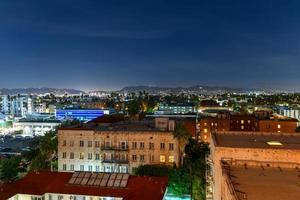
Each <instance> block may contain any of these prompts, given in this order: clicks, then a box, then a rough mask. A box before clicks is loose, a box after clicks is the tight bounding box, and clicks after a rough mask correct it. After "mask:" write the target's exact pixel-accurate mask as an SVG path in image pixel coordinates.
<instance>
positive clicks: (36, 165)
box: [30, 131, 58, 170]
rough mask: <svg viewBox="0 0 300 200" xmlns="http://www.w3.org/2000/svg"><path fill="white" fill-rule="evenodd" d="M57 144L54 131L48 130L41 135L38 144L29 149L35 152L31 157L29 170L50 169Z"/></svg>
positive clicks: (55, 155) (54, 158)
mask: <svg viewBox="0 0 300 200" xmlns="http://www.w3.org/2000/svg"><path fill="white" fill-rule="evenodd" d="M57 146H58V141H57V135H56V131H50V132H47V133H46V134H45V135H44V136H41V137H40V138H39V140H38V145H37V146H36V147H35V148H32V149H31V151H33V152H35V153H36V154H35V156H34V157H33V158H32V159H31V165H30V170H52V169H53V168H52V167H53V164H55V160H56V158H57ZM53 161H54V163H52V162H53Z"/></svg>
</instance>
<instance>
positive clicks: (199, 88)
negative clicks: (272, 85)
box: [118, 85, 257, 94]
mask: <svg viewBox="0 0 300 200" xmlns="http://www.w3.org/2000/svg"><path fill="white" fill-rule="evenodd" d="M139 91H146V92H148V93H149V94H162V93H165V94H170V93H173V94H178V93H195V94H220V93H229V92H236V93H240V92H249V91H257V90H254V89H245V88H231V87H222V86H204V85H196V86H192V87H174V88H172V87H155V86H130V87H124V88H123V89H121V90H120V91H118V92H121V93H131V92H135V93H137V92H139Z"/></svg>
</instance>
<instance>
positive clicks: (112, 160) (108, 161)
mask: <svg viewBox="0 0 300 200" xmlns="http://www.w3.org/2000/svg"><path fill="white" fill-rule="evenodd" d="M102 162H103V163H118V164H128V163H129V161H128V159H116V158H114V159H108V158H104V159H103V161H102Z"/></svg>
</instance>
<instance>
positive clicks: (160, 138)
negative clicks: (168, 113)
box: [58, 118, 180, 173]
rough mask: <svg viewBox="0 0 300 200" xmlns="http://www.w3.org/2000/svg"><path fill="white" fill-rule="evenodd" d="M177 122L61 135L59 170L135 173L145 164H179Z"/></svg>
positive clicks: (63, 131)
mask: <svg viewBox="0 0 300 200" xmlns="http://www.w3.org/2000/svg"><path fill="white" fill-rule="evenodd" d="M174 127H175V122H174V121H173V120H169V119H167V118H159V119H158V118H156V119H155V120H154V121H148V120H147V121H139V122H130V121H121V122H116V123H106V124H101V125H100V124H98V125H96V126H95V124H94V125H93V126H92V127H89V125H86V126H85V127H79V128H63V129H59V131H58V142H59V144H58V170H59V171H91V172H122V173H132V172H133V171H134V170H135V169H136V168H137V167H138V166H140V165H144V164H165V165H173V164H176V165H178V164H179V155H180V154H179V148H178V140H177V139H175V138H174V137H173V130H174Z"/></svg>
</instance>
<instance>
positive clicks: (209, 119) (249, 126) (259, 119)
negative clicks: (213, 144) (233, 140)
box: [199, 111, 298, 142]
mask: <svg viewBox="0 0 300 200" xmlns="http://www.w3.org/2000/svg"><path fill="white" fill-rule="evenodd" d="M297 123H298V120H297V119H293V118H287V117H280V116H273V115H266V114H265V113H259V114H240V113H232V112H228V111H225V112H224V111H222V112H219V113H218V114H217V115H216V116H201V117H200V118H199V126H200V128H199V129H200V137H201V140H203V141H205V142H210V140H211V137H210V136H211V133H212V132H216V131H240V132H249V131H254V132H257V131H261V132H278V133H280V132H283V133H295V131H296V128H297Z"/></svg>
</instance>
